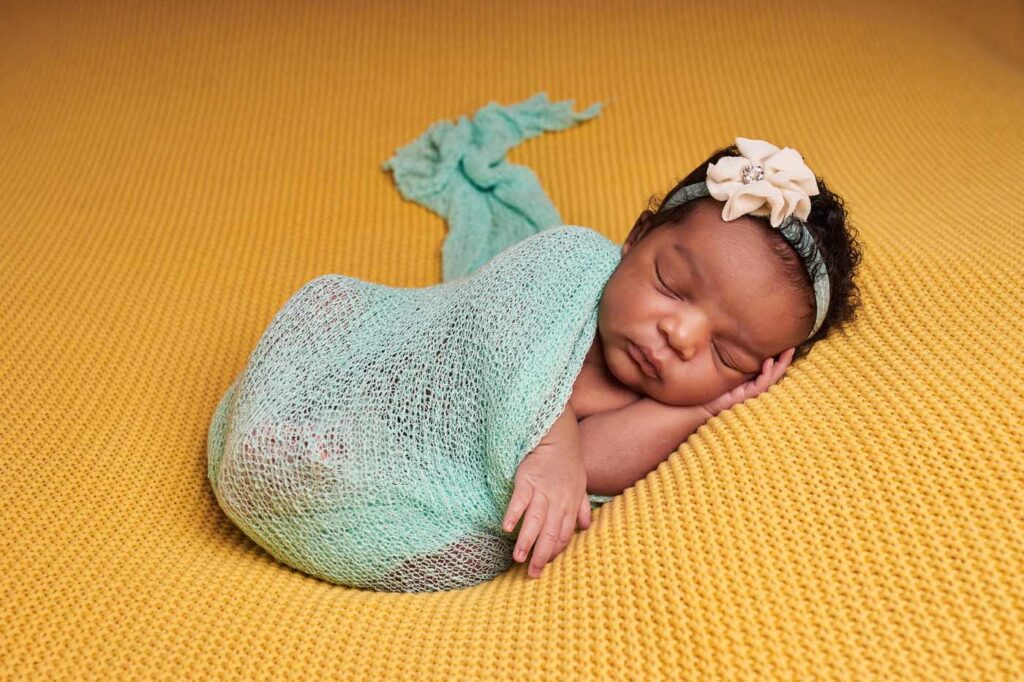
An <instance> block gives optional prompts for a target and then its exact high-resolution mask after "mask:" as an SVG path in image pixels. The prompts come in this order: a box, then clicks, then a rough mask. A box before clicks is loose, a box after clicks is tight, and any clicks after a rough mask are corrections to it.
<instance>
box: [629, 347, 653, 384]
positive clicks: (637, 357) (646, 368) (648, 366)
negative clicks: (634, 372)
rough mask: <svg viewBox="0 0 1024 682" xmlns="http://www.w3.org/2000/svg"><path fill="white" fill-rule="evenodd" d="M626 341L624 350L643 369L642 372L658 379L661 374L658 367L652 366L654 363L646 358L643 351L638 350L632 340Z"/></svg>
mask: <svg viewBox="0 0 1024 682" xmlns="http://www.w3.org/2000/svg"><path fill="white" fill-rule="evenodd" d="M627 343H628V344H629V345H628V346H627V347H626V348H627V351H626V352H627V353H629V356H630V357H631V358H633V360H634V361H635V362H636V364H638V365H639V366H640V369H642V370H643V372H644V374H646V375H647V376H649V377H651V378H652V379H660V378H661V374H660V373H659V372H658V369H657V368H656V367H655V366H654V363H652V362H651V361H650V360H648V359H647V356H646V355H645V354H644V352H643V351H642V350H640V348H639V347H638V346H637V345H636V344H635V343H633V342H632V341H628V342H627Z"/></svg>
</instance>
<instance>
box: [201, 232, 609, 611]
mask: <svg viewBox="0 0 1024 682" xmlns="http://www.w3.org/2000/svg"><path fill="white" fill-rule="evenodd" d="M619 259H620V250H619V247H618V246H617V245H616V244H615V243H613V242H611V241H609V240H608V239H607V238H605V237H604V236H602V235H601V234H600V233H598V232H596V231H594V230H591V229H589V228H585V227H579V226H574V225H563V226H557V227H554V228H550V229H547V230H544V231H542V232H539V233H537V234H535V235H533V236H531V237H528V238H526V239H524V240H522V241H520V242H519V243H517V244H515V245H513V246H511V247H509V248H508V249H506V250H505V251H503V252H501V253H499V254H498V255H497V256H495V257H494V258H493V259H492V260H491V261H489V262H488V263H487V264H486V265H484V266H483V267H481V268H479V269H478V270H476V271H475V272H474V273H472V274H470V275H467V276H465V277H460V278H457V279H454V280H452V281H449V282H444V283H441V284H437V285H434V286H428V287H423V288H397V287H389V286H384V285H380V284H375V283H371V282H366V281H362V280H358V279H354V278H352V277H347V276H344V275H323V276H320V277H317V278H316V279H313V280H312V281H310V282H308V283H307V284H306V285H304V286H303V287H302V288H301V289H300V290H299V291H298V292H297V293H295V294H294V295H293V296H292V297H291V298H290V299H289V300H288V301H287V302H286V303H285V304H284V306H283V307H282V308H281V309H280V311H278V313H277V314H276V315H275V317H274V318H273V320H272V321H271V323H270V325H269V326H268V327H267V329H266V330H265V331H264V333H263V335H262V337H261V338H260V340H259V342H258V343H257V346H256V348H255V350H254V351H253V353H252V355H251V356H250V358H249V360H248V363H247V365H246V367H245V368H244V370H243V371H242V372H241V374H240V375H239V376H238V377H237V378H236V379H235V381H234V383H233V384H232V385H231V387H230V388H229V389H228V391H227V392H226V394H225V395H224V397H223V398H222V400H221V402H220V404H219V405H218V408H217V410H216V412H215V415H214V418H213V423H212V424H211V427H210V430H209V436H208V452H209V460H208V475H209V478H210V481H211V483H212V486H213V489H214V491H215V494H216V497H217V501H218V503H219V504H220V506H221V507H222V508H223V510H224V512H225V513H226V514H227V515H228V516H229V517H230V518H231V520H232V521H234V523H235V524H237V525H238V526H239V527H240V528H241V529H242V530H243V531H244V532H245V533H246V534H247V535H248V536H249V537H250V538H252V539H253V540H254V541H255V542H256V543H258V544H259V545H261V546H262V547H264V548H265V549H266V550H267V551H268V552H270V553H271V554H272V555H273V556H274V557H276V558H277V559H279V560H280V561H282V562H284V563H286V564H288V565H289V566H292V567H294V568H296V569H298V570H300V571H303V572H305V573H308V574H310V575H314V576H318V577H320V578H323V579H325V580H328V581H331V582H334V583H339V584H344V585H349V586H353V587H361V588H368V589H373V590H381V591H401V592H424V591H440V590H450V589H458V588H462V587H468V586H471V585H475V584H478V583H480V582H482V581H485V580H489V579H491V578H493V577H495V576H497V575H499V574H500V573H502V572H504V571H505V570H507V569H508V568H509V567H510V566H511V565H512V563H513V560H512V558H511V553H512V548H513V546H514V544H515V540H516V534H515V533H514V532H513V533H508V532H505V531H504V530H503V529H502V528H501V521H502V518H503V516H504V513H505V511H506V509H507V506H508V503H509V501H510V499H511V496H512V490H513V482H514V476H515V472H516V469H517V467H518V465H519V463H520V462H521V461H522V459H523V458H524V457H525V456H526V455H527V454H529V453H530V452H531V451H532V450H533V449H534V448H535V447H536V446H537V445H538V444H539V442H540V440H541V438H542V437H543V436H544V435H545V434H547V432H548V431H549V430H550V429H551V426H552V425H553V424H554V422H555V420H556V419H557V418H558V416H559V415H560V414H561V413H562V412H563V410H564V409H565V407H566V405H567V403H568V400H569V396H570V394H571V392H572V387H573V383H574V382H575V380H576V377H577V376H578V375H579V372H580V370H581V369H582V366H583V359H584V357H585V356H586V354H587V352H588V351H589V349H590V346H591V344H592V343H593V340H594V338H595V334H596V333H597V311H598V304H599V302H600V299H601V294H602V292H603V290H604V286H605V284H606V283H607V281H608V279H609V277H611V274H612V272H613V271H614V270H615V267H616V265H617V264H618V262H619ZM608 499H610V498H609V497H606V496H599V495H592V496H590V501H591V505H592V506H595V505H599V504H601V503H603V502H604V501H607V500H608Z"/></svg>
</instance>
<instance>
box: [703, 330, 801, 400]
mask: <svg viewBox="0 0 1024 682" xmlns="http://www.w3.org/2000/svg"><path fill="white" fill-rule="evenodd" d="M795 352H796V347H795V346H794V347H793V348H789V349H787V350H784V351H782V355H780V356H779V361H778V362H775V358H766V359H765V361H764V363H763V364H762V365H761V374H760V375H758V376H757V377H756V378H754V379H751V380H750V381H748V382H746V383H744V384H740V385H739V386H737V387H736V388H734V389H732V390H731V391H729V392H728V393H724V394H722V395H720V396H719V397H717V398H715V399H714V400H712V401H711V402H709V403H705V404H704V405H702V407H703V408H704V409H705V410H707V411H708V412H710V413H711V416H712V417H714V416H715V415H717V414H718V413H719V412H722V411H724V410H728V409H729V408H730V407H732V406H733V405H736V404H739V403H742V402H743V401H744V400H748V399H750V398H753V397H755V396H758V395H761V394H762V393H764V392H765V391H767V390H768V387H769V386H771V385H772V384H774V383H775V382H776V381H778V380H779V379H781V378H782V375H783V374H785V373H786V368H787V367H789V363H790V362H791V361H792V360H793V354H794V353H795Z"/></svg>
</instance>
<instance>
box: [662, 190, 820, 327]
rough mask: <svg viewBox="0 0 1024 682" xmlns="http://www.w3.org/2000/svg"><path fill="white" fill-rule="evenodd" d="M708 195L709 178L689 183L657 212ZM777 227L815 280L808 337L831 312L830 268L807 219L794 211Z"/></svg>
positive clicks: (813, 280)
mask: <svg viewBox="0 0 1024 682" xmlns="http://www.w3.org/2000/svg"><path fill="white" fill-rule="evenodd" d="M709 196H711V192H710V191H709V190H708V186H707V183H706V182H698V183H696V184H693V185H687V186H686V187H683V188H682V189H680V190H679V191H678V192H676V193H675V194H673V195H672V196H671V197H670V198H669V200H668V201H666V202H665V203H664V204H663V205H662V206H661V207H660V208H659V209H658V213H662V212H664V211H667V210H669V209H670V208H675V207H676V206H679V205H680V204H683V203H686V202H687V201H690V200H691V199H698V198H700V197H709ZM775 229H778V230H779V231H780V232H782V236H783V237H785V239H786V241H787V242H789V243H790V245H792V247H793V248H794V249H796V252H797V253H798V254H799V255H800V259H801V260H802V261H803V264H804V267H805V268H807V274H809V275H810V276H811V281H812V282H813V283H814V303H815V308H816V309H817V310H816V315H815V319H814V327H812V328H811V333H810V334H808V335H807V338H808V339H809V338H811V337H812V336H814V333H815V332H817V331H818V329H819V328H820V327H821V323H822V322H824V321H825V313H826V312H828V300H829V282H828V269H827V268H826V267H825V261H824V260H822V258H821V252H820V251H819V250H818V246H817V244H815V242H814V237H813V236H811V233H810V231H809V230H808V229H807V223H805V222H804V221H803V220H801V219H800V218H797V217H796V216H794V215H789V216H786V217H785V218H784V219H783V220H782V223H781V224H780V225H779V226H778V228H775Z"/></svg>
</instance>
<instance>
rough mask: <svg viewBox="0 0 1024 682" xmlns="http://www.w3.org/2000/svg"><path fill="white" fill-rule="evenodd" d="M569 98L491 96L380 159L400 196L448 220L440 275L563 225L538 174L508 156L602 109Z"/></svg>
mask: <svg viewBox="0 0 1024 682" xmlns="http://www.w3.org/2000/svg"><path fill="white" fill-rule="evenodd" d="M573 102H574V100H572V99H569V100H564V101H561V102H550V101H549V100H548V96H547V93H546V92H539V93H537V94H535V95H533V96H532V97H529V98H528V99H526V100H523V101H522V102H519V103H517V104H511V105H500V104H498V103H496V102H490V103H488V104H487V105H486V106H484V107H482V108H480V109H479V110H477V112H476V114H474V115H473V117H472V119H470V118H467V117H466V116H460V117H459V119H458V122H456V123H451V122H450V121H446V120H442V121H438V122H436V123H434V124H433V125H431V126H430V127H429V128H427V130H426V132H424V133H423V134H422V135H420V136H419V137H418V138H417V139H415V140H414V141H412V142H410V143H409V144H406V145H404V146H403V147H400V148H398V150H397V151H396V152H395V154H394V156H392V157H391V158H390V159H388V160H387V161H385V162H384V164H383V166H382V168H383V169H384V170H389V171H391V172H392V173H393V177H394V180H395V184H396V185H397V187H398V190H399V192H400V193H401V194H402V196H403V197H405V198H406V199H408V200H410V201H414V202H416V203H418V204H421V205H423V206H425V207H427V208H429V209H430V210H432V211H434V212H435V213H437V214H438V215H440V216H441V217H442V218H444V219H445V220H446V221H447V223H448V234H447V235H446V237H445V240H444V243H443V245H442V247H441V255H442V278H443V281H445V282H447V281H450V280H452V279H456V278H458V277H463V276H465V275H468V274H469V273H471V272H473V271H475V270H476V269H477V268H479V267H480V266H481V265H483V264H484V263H486V262H487V261H489V260H490V259H491V258H493V257H494V256H495V255H496V254H498V253H500V252H502V251H504V250H505V249H506V248H507V247H509V246H511V245H512V244H515V243H517V242H519V241H521V240H522V239H524V238H526V237H529V236H530V235H533V234H536V233H538V232H540V231H541V230H544V229H547V228H549V227H553V226H555V225H561V224H563V223H562V218H561V216H560V215H559V213H558V210H557V209H556V208H555V207H554V205H552V203H551V200H550V199H548V196H547V194H546V193H545V192H544V190H543V188H542V187H541V184H540V181H539V180H538V178H537V176H536V174H535V173H534V172H533V171H532V170H531V169H530V168H527V167H526V166H521V165H518V164H513V163H511V162H509V161H508V160H507V159H506V158H505V155H506V154H507V153H508V151H509V150H510V149H511V148H512V147H515V146H516V145H517V144H519V143H521V142H523V141H524V140H528V139H530V138H533V137H537V136H538V135H540V134H542V133H544V132H549V131H557V130H564V129H566V128H570V127H572V126H574V125H576V124H577V123H580V122H582V121H586V120H588V119H591V118H593V117H594V116H596V115H597V114H598V113H599V112H600V110H601V108H602V105H601V103H600V102H595V103H594V104H592V105H590V106H589V107H588V108H587V109H585V110H583V111H581V112H573V111H572V106H573Z"/></svg>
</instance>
